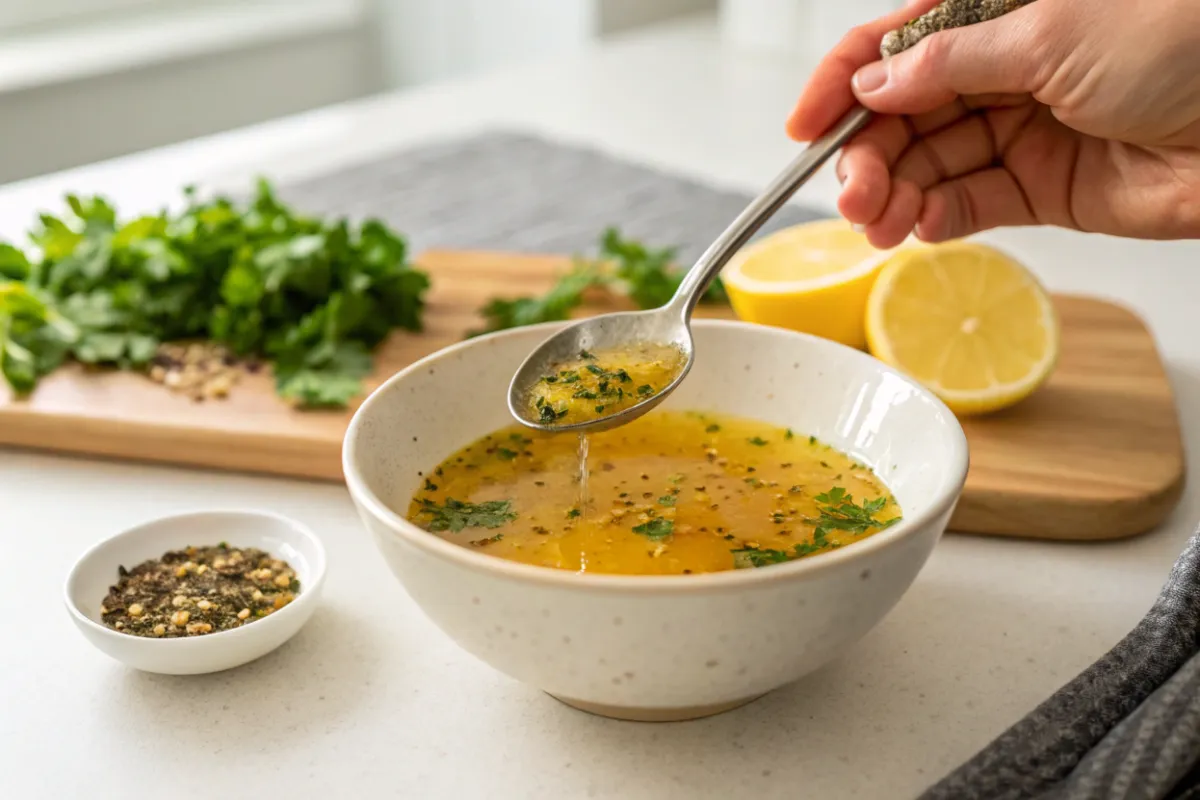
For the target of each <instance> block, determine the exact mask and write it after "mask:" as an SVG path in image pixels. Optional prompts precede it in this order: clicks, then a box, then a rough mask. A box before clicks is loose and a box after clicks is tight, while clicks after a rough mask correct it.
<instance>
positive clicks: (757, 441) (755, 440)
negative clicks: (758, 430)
mask: <svg viewBox="0 0 1200 800" xmlns="http://www.w3.org/2000/svg"><path fill="white" fill-rule="evenodd" d="M746 441H747V442H749V443H750V444H752V445H754V446H755V447H762V446H763V445H765V444H766V443H767V440H766V439H764V438H762V437H761V436H751V437H750V438H749V439H747V440H746Z"/></svg>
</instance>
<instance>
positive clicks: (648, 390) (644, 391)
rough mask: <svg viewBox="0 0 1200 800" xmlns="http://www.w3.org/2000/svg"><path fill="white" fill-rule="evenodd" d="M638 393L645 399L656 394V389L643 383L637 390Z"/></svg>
mask: <svg viewBox="0 0 1200 800" xmlns="http://www.w3.org/2000/svg"><path fill="white" fill-rule="evenodd" d="M637 393H638V396H639V397H645V396H646V395H648V394H654V387H652V386H651V385H650V384H648V383H643V384H642V385H641V386H639V387H638V388H637Z"/></svg>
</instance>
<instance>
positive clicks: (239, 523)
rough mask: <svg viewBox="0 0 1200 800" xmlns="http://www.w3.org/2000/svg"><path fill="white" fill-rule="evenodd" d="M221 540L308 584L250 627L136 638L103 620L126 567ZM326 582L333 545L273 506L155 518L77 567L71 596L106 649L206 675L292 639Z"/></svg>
mask: <svg viewBox="0 0 1200 800" xmlns="http://www.w3.org/2000/svg"><path fill="white" fill-rule="evenodd" d="M221 541H227V542H230V543H231V544H232V545H234V546H236V547H244V548H251V547H253V548H258V549H259V550H263V551H265V552H267V553H270V554H271V555H272V556H275V557H276V558H280V559H283V560H285V561H287V562H288V564H289V566H291V567H292V569H293V570H295V572H296V577H297V578H298V579H299V581H300V593H299V594H298V595H297V596H296V599H295V600H293V601H292V602H291V603H288V604H287V605H286V606H284V607H283V608H281V609H280V610H278V611H276V612H275V613H274V614H271V615H270V616H267V617H263V618H262V619H259V620H257V621H255V622H254V623H252V624H250V625H245V626H243V627H241V628H235V629H233V630H228V631H221V632H219V633H209V634H205V635H203V636H194V637H187V638H178V639H152V638H148V637H143V636H134V635H132V634H127V633H120V632H119V631H115V630H113V629H112V628H109V627H107V626H106V625H104V623H103V622H102V621H101V619H100V604H101V602H102V601H103V600H104V597H105V595H106V594H107V593H108V589H109V587H110V586H112V585H113V584H115V583H116V582H117V568H118V567H119V566H125V567H126V568H129V567H133V566H134V565H136V564H140V563H141V562H143V561H146V560H147V559H152V558H159V557H161V556H162V555H163V553H166V552H167V551H169V550H178V549H182V548H184V547H187V546H189V545H196V546H203V545H214V544H216V543H218V542H221ZM324 583H325V548H324V547H322V545H321V542H320V540H319V539H318V538H317V537H316V536H315V535H314V534H313V532H312V531H311V530H309V529H308V528H307V527H305V526H304V525H301V524H300V523H299V522H296V521H294V520H291V519H288V518H287V517H284V516H280V515H279V514H272V513H270V512H265V511H198V512H193V513H187V514H179V515H175V516H169V517H161V518H159V519H155V520H151V521H149V522H145V523H143V524H141V525H137V526H135V527H133V528H130V529H129V530H126V531H124V532H122V533H118V534H117V535H116V536H113V537H111V538H109V539H106V540H104V541H102V542H100V543H99V544H97V545H95V546H94V547H92V548H91V549H90V550H88V551H87V552H86V553H84V554H83V555H82V556H81V557H80V559H79V560H78V561H77V562H76V563H75V566H74V567H73V568H72V569H71V573H70V574H69V575H68V576H67V582H66V585H65V586H64V595H65V600H66V604H67V610H68V611H69V612H70V614H71V619H72V620H74V622H75V625H76V626H77V627H78V628H79V630H80V631H82V632H83V635H84V636H86V637H87V639H88V641H90V642H91V643H92V644H93V645H95V646H96V647H97V648H98V649H99V650H101V651H102V652H104V653H105V654H107V655H109V656H111V657H112V658H115V659H116V660H117V661H121V662H123V663H125V664H127V665H128V666H131V667H133V668H134V669H139V670H143V671H145V672H158V673H162V674H165V675H200V674H203V673H208V672H219V671H221V670H226V669H231V668H233V667H238V666H241V665H242V664H246V663H249V662H251V661H253V660H255V659H256V658H260V657H262V656H264V655H266V654H267V653H269V652H271V651H272V650H274V649H275V648H277V647H279V646H280V645H281V644H283V643H284V642H286V641H287V640H288V639H290V638H292V636H294V635H295V634H296V633H297V632H298V631H299V630H300V629H301V628H302V627H304V623H306V622H307V621H308V619H309V617H311V616H312V613H313V611H314V610H316V607H317V604H318V602H319V601H320V595H321V589H322V587H323V586H324Z"/></svg>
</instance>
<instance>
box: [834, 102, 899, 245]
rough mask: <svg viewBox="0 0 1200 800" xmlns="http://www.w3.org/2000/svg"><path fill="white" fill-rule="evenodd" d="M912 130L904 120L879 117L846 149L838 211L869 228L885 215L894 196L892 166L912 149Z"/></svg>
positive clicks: (840, 174)
mask: <svg viewBox="0 0 1200 800" xmlns="http://www.w3.org/2000/svg"><path fill="white" fill-rule="evenodd" d="M909 138H910V132H909V127H908V125H907V124H905V122H904V120H903V119H901V118H900V117H879V118H877V119H875V120H873V121H872V122H871V124H870V125H868V126H867V128H866V129H865V130H864V131H863V132H862V133H860V134H859V135H858V136H856V137H855V138H854V139H853V140H852V141H851V142H850V143H849V144H848V145H846V147H844V148H843V149H842V156H841V159H840V160H839V161H838V166H837V170H838V179H839V180H840V181H841V182H842V194H841V196H840V197H839V198H838V211H839V212H840V213H841V214H842V216H843V217H845V218H846V219H847V220H849V221H850V222H853V223H856V224H858V225H866V224H869V223H871V222H874V221H875V220H876V219H878V218H879V216H880V215H881V214H882V213H883V210H884V207H885V206H886V205H887V201H888V197H889V196H890V194H891V185H892V179H891V175H890V166H891V164H893V163H894V162H895V161H896V159H897V158H899V157H900V154H901V153H903V152H904V150H905V148H906V147H907V146H908V142H909Z"/></svg>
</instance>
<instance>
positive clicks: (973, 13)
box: [879, 0, 1033, 57]
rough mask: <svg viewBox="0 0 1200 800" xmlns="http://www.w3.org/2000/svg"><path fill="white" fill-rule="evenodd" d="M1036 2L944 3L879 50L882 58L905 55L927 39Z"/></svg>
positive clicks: (907, 25)
mask: <svg viewBox="0 0 1200 800" xmlns="http://www.w3.org/2000/svg"><path fill="white" fill-rule="evenodd" d="M1032 2H1033V0H945V2H943V3H941V4H939V5H937V6H935V7H934V8H933V9H931V10H930V11H929V12H927V13H925V14H923V15H922V16H920V17H917V18H916V19H914V20H910V21H908V22H906V23H904V25H903V26H902V27H900V28H898V29H897V30H894V31H892V32H890V33H888V34H887V35H886V36H884V37H883V43H882V45H881V46H880V48H879V51H880V54H881V55H883V56H885V57H886V56H894V55H896V54H897V53H902V52H904V51H905V50H907V49H909V48H910V47H912V46H914V45H915V44H916V43H917V42H919V41H921V40H922V39H924V38H925V37H926V36H931V35H933V34H935V33H937V32H938V31H944V30H946V29H948V28H961V27H963V26H964V25H974V24H976V23H979V22H987V21H988V20H991V19H997V18H999V17H1002V16H1004V15H1005V14H1007V13H1008V12H1010V11H1015V10H1016V9H1018V8H1020V7H1021V6H1027V5H1029V4H1030V3H1032Z"/></svg>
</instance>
